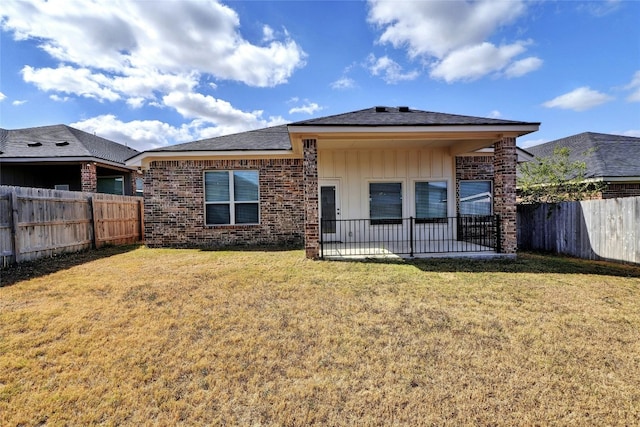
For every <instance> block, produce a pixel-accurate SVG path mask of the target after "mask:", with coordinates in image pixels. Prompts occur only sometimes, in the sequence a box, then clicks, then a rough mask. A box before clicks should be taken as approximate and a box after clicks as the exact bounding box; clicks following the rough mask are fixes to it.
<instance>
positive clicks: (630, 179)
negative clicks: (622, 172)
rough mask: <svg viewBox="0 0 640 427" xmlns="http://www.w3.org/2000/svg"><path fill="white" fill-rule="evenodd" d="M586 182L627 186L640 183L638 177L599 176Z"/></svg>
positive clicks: (639, 177)
mask: <svg viewBox="0 0 640 427" xmlns="http://www.w3.org/2000/svg"><path fill="white" fill-rule="evenodd" d="M586 181H588V182H623V183H629V184H635V183H640V176H601V177H597V178H589V179H587V180H586Z"/></svg>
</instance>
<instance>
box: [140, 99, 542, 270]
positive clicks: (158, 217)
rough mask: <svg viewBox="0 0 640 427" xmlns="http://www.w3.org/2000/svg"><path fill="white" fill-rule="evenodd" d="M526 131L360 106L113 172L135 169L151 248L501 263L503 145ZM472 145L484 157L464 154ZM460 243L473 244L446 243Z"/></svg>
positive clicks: (514, 157) (145, 159) (507, 240)
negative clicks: (486, 258)
mask: <svg viewBox="0 0 640 427" xmlns="http://www.w3.org/2000/svg"><path fill="white" fill-rule="evenodd" d="M538 127H539V123H530V122H519V121H508V120H499V119H492V118H479V117H469V116H460V115H452V114H443V113H433V112H427V111H419V110H413V109H409V108H407V107H398V108H390V107H374V108H369V109H365V110H360V111H354V112H351V113H346V114H339V115H334V116H329V117H321V118H316V119H311V120H305V121H301V122H296V123H291V124H289V125H283V126H276V127H272V128H267V129H260V130H254V131H249V132H244V133H239V134H235V135H227V136H222V137H217V138H211V139H206V140H202V141H196V142H191V143H186V144H180V145H174V146H168V147H164V148H162V149H155V150H150V151H146V152H143V153H140V154H138V155H137V156H135V157H133V158H131V159H129V160H128V161H127V164H128V165H129V166H131V167H141V168H142V169H143V170H144V171H145V193H144V198H145V203H144V206H145V239H146V243H147V244H148V245H149V246H152V247H160V246H172V247H221V246H233V245H246V244H250V245H261V244H298V245H299V244H302V243H304V246H305V249H306V255H307V257H309V258H317V257H319V256H323V255H327V254H328V253H331V254H333V255H338V256H340V255H344V256H347V255H369V254H377V253H398V254H407V255H414V254H420V253H434V252H435V253H452V252H454V253H455V252H459V251H460V250H464V251H475V249H478V250H482V249H487V248H488V249H489V250H490V251H492V252H494V253H495V252H501V253H506V254H514V253H515V250H516V163H517V161H518V154H517V149H516V138H517V137H519V136H522V135H525V134H528V133H531V132H534V131H536V130H538ZM482 148H493V152H489V153H475V151H476V150H480V149H482ZM487 159H490V161H489V163H487V161H486V160H487ZM461 218H462V219H461ZM495 218H497V221H494V219H495ZM470 221H473V222H470ZM478 233H480V234H483V235H482V236H481V237H482V238H484V239H485V240H486V242H489V241H491V242H492V243H486V245H485V244H484V243H482V242H480V241H479V240H477V238H478ZM463 235H464V236H467V237H465V239H467V240H469V239H471V240H473V242H474V243H473V244H471V245H472V246H473V247H472V246H469V245H467V246H464V247H462V246H460V244H461V241H462V240H464V239H463V238H462V237H461V236H463ZM469 236H473V237H469ZM474 239H475V240H474ZM425 242H426V243H425ZM463 243H464V242H463ZM474 248H475V249H474ZM331 251H333V252H331Z"/></svg>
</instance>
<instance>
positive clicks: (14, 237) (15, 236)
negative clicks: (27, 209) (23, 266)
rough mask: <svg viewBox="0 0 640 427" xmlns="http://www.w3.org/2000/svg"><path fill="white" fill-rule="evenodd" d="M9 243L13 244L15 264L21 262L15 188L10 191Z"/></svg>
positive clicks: (18, 216)
mask: <svg viewBox="0 0 640 427" xmlns="http://www.w3.org/2000/svg"><path fill="white" fill-rule="evenodd" d="M9 201H10V202H11V243H12V244H13V259H14V262H15V263H16V264H17V263H18V262H20V261H22V259H21V258H20V250H21V248H20V246H21V245H20V233H18V220H19V218H20V215H19V214H18V193H17V190H16V189H15V188H13V189H12V190H11V197H10V198H9Z"/></svg>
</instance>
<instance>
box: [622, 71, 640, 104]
mask: <svg viewBox="0 0 640 427" xmlns="http://www.w3.org/2000/svg"><path fill="white" fill-rule="evenodd" d="M624 88H625V89H626V90H630V91H631V95H629V96H628V97H627V101H629V102H640V71H636V73H635V74H634V75H633V79H632V80H631V83H629V84H628V85H626V86H625V87H624Z"/></svg>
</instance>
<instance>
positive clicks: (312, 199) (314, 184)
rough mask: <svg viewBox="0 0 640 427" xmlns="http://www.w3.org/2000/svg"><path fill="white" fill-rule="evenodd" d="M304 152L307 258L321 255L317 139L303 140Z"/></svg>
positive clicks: (305, 246) (305, 242) (305, 247)
mask: <svg viewBox="0 0 640 427" xmlns="http://www.w3.org/2000/svg"><path fill="white" fill-rule="evenodd" d="M302 146H303V153H304V171H303V174H304V249H305V254H306V256H307V258H310V259H317V258H318V257H319V256H320V226H319V218H318V217H319V205H318V146H317V142H316V140H315V139H304V140H302Z"/></svg>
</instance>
